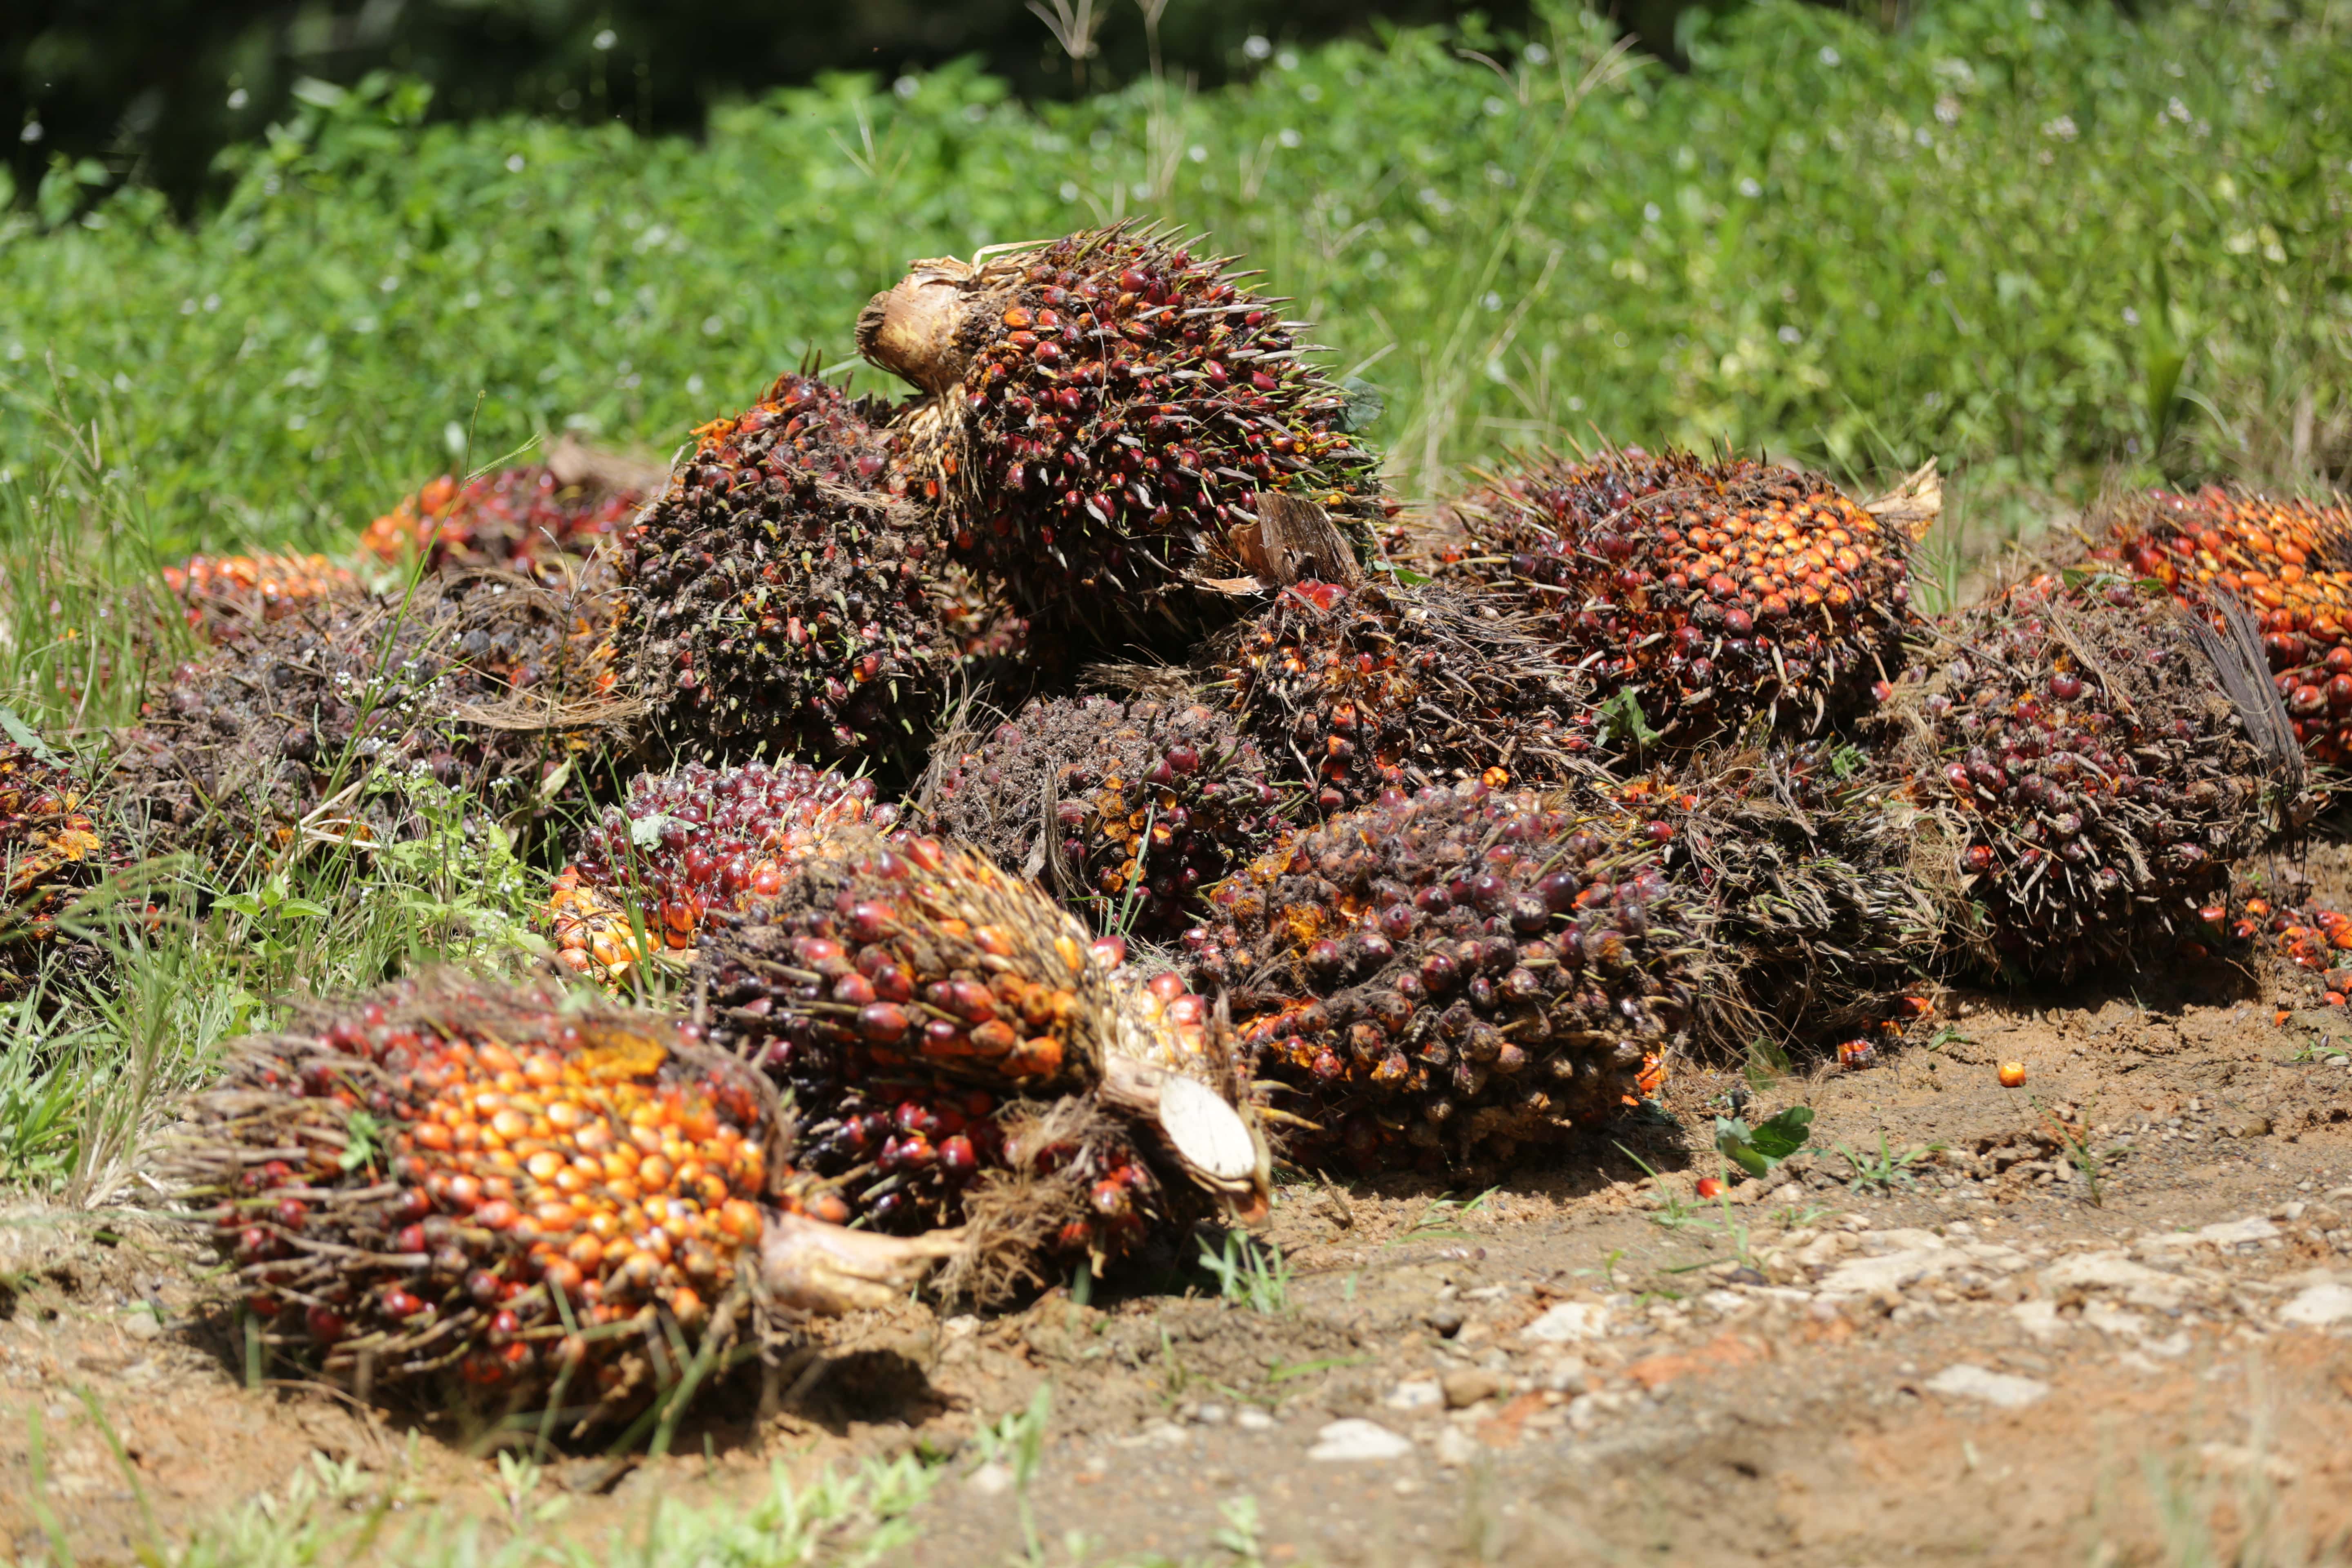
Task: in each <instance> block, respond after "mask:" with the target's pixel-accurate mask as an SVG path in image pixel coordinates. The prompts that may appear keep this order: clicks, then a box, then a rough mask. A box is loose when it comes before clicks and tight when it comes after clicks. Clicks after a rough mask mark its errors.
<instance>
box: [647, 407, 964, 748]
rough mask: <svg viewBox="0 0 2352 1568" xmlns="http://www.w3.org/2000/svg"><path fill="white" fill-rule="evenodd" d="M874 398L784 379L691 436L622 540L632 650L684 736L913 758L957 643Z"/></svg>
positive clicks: (717, 744)
mask: <svg viewBox="0 0 2352 1568" xmlns="http://www.w3.org/2000/svg"><path fill="white" fill-rule="evenodd" d="M866 413H867V407H866V405H864V404H862V403H857V402H853V401H851V400H850V399H849V398H846V397H845V396H843V395H842V394H841V393H840V392H839V391H838V390H836V389H835V388H834V387H831V386H828V385H826V384H824V383H823V382H820V381H817V380H815V379H814V378H813V377H810V376H805V375H797V374H786V375H784V376H782V377H780V378H779V379H778V380H777V382H776V384H775V385H773V386H772V387H771V388H769V390H768V394H767V395H766V396H765V397H763V398H761V400H760V402H759V403H757V404H756V405H753V406H752V407H751V408H749V409H746V410H745V411H744V412H743V413H741V414H740V415H738V416H735V417H733V418H731V419H720V420H716V421H713V422H712V423H711V424H709V425H706V426H703V427H702V428H701V429H700V430H698V431H697V432H696V447H695V452H694V455H693V456H692V457H690V458H687V459H686V460H685V461H683V462H682V463H681V464H680V465H679V467H678V468H677V473H676V475H675V476H674V477H673V478H672V479H671V481H670V486H669V489H668V490H667V492H665V493H664V494H663V496H662V498H661V499H660V500H658V501H656V503H654V505H653V506H651V507H649V508H648V509H647V510H646V513H645V515H644V517H643V518H642V519H641V520H640V521H639V522H638V523H637V524H636V525H635V527H634V528H632V529H631V530H630V531H629V535H628V545H627V548H628V559H627V561H626V563H625V568H624V570H625V574H626V576H627V579H628V581H629V582H630V584H632V586H633V587H634V588H635V592H636V600H635V604H634V605H633V607H632V610H631V612H630V616H629V620H628V624H627V626H626V629H625V643H624V647H625V653H626V655H627V657H628V658H629V659H630V660H631V662H632V666H633V668H635V670H636V672H637V683H638V685H639V687H640V688H641V689H643V690H644V691H645V692H646V697H647V700H650V701H651V702H653V703H654V704H655V707H656V716H657V717H658V718H659V719H660V720H661V721H662V722H663V724H664V725H665V727H666V728H667V729H668V730H669V731H671V732H672V735H673V737H674V739H676V740H677V741H678V742H681V743H691V744H693V745H695V746H697V747H698V748H699V747H703V746H709V747H714V748H719V749H733V750H739V751H748V750H751V748H753V747H755V746H757V745H760V744H763V743H764V744H766V745H768V746H770V747H772V749H773V750H774V751H775V752H777V753H778V754H780V755H781V754H790V755H794V756H800V757H805V758H809V759H811V760H814V761H819V762H836V761H841V760H845V759H854V760H856V761H858V762H860V763H865V764H866V765H867V766H869V767H873V768H876V769H877V770H881V771H886V772H887V771H894V770H896V771H911V769H912V768H913V767H915V766H918V765H919V762H920V758H921V755H922V753H923V752H924V751H925V749H926V748H927V747H928V746H929V739H930V727H931V723H932V721H933V719H934V718H935V716H936V715H937V713H938V711H939V709H940V704H941V701H942V700H943V697H944V694H945V690H946V685H947V682H948V680H949V679H950V676H951V674H952V673H953V671H954V669H955V668H956V664H957V661H958V660H959V658H961V655H962V646H961V641H962V640H965V639H960V638H959V637H957V636H956V635H955V634H954V633H953V632H951V631H950V628H949V626H947V625H946V623H945V621H944V620H943V619H942V615H943V605H941V603H940V601H939V598H938V595H937V593H936V591H935V584H934V582H933V580H932V577H931V575H930V570H931V563H932V558H933V556H934V555H935V553H936V551H937V545H936V544H935V542H933V541H932V540H931V539H930V538H929V536H928V535H927V534H926V532H925V531H924V528H923V526H922V525H921V523H920V522H919V520H918V519H917V517H916V516H915V512H914V509H912V508H910V507H908V506H907V505H906V504H904V503H903V502H894V501H893V500H891V499H890V497H889V496H888V495H887V493H886V492H885V491H884V490H883V489H882V488H881V486H880V484H879V482H878V481H879V479H880V477H881V474H882V468H883V439H882V437H881V435H880V433H879V432H877V430H875V429H874V428H873V427H872V426H870V425H869V424H868V423H867V421H866Z"/></svg>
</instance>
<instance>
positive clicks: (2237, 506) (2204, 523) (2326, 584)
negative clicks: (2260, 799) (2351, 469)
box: [2092, 485, 2352, 767]
mask: <svg viewBox="0 0 2352 1568" xmlns="http://www.w3.org/2000/svg"><path fill="white" fill-rule="evenodd" d="M2092 554H2093V556H2094V557H2095V559H2098V560H2101V561H2105V562H2112V563H2115V564H2116V565H2117V566H2118V567H2120V568H2122V569H2124V570H2126V571H2129V572H2130V573H2132V574H2134V575H2136V576H2139V577H2144V578H2154V579H2155V580H2157V581H2158V582H2159V583H2162V584H2164V585H2165V586H2166V587H2167V588H2168V589H2170V590H2171V592H2172V594H2173V596H2174V597H2175V598H2176V599H2178V600H2179V602H2180V603H2181V604H2182V605H2188V606H2189V607H2190V608H2194V609H2203V610H2208V611H2209V612H2211V605H2212V600H2213V597H2214V595H2217V594H2220V595H2228V596H2230V597H2231V598H2234V599H2236V600H2238V601H2239V602H2240V603H2241V604H2242V605H2244V607H2245V608H2246V609H2247V610H2248V611H2249V612H2251V613H2252V616H2253V617H2254V620H2255V622H2256V624H2257V625H2258V626H2259V627H2260V629H2261V631H2262V633H2263V655H2264V657H2265V659H2266V660H2267V662H2268V664H2269V667H2270V671H2271V678H2272V680H2273V683H2274V684H2275V685H2276V686H2277V688H2278V693H2279V697H2280V699H2281V700H2283V701H2284V702H2285V704H2286V706H2287V712H2288V716H2289V718H2290V720H2291V721H2292V722H2293V723H2294V732H2295V736H2296V738H2297V739H2298V740H2300V741H2301V742H2302V743H2303V749H2304V754H2305V756H2307V757H2309V758H2310V759H2311V760H2312V761H2313V762H2315V763H2322V764H2324V765H2326V766H2330V767H2341V766H2343V765H2345V763H2347V762H2352V679H2345V678H2347V677H2352V630H2347V627H2352V504H2347V503H2346V502H2344V501H2343V500H2337V501H2336V503H2335V504H2333V505H2326V506H2323V505H2319V504H2317V503H2315V502H2312V501H2305V500H2288V501H2280V500H2271V499H2269V498H2268V497H2265V496H2262V495H2257V494H2252V493H2249V492H2247V491H2244V490H2241V489H2227V488H2224V487H2222V486H2220V485H2209V486H2207V487H2206V488H2205V489H2201V490H2199V491H2198V492H2197V493H2196V494H2195V495H2193V496H2179V495H2170V494H2168V493H2166V492H2165V491H2162V490H2152V491H2150V492H2148V493H2147V495H2145V496H2138V497H2134V498H2132V499H2131V500H2129V501H2128V502H2126V504H2125V505H2124V506H2122V507H2121V508H2119V509H2118V510H2117V515H2116V517H2115V518H2114V519H2113V520H2112V521H2110V523H2109V526H2108V531H2107V534H2106V537H2105V540H2104V541H2102V542H2100V544H2099V545H2097V546H2096V547H2095V548H2094V549H2093V551H2092ZM2211 613H2213V614H2214V618H2215V620H2216V624H2219V621H2220V616H2219V615H2218V612H2211Z"/></svg>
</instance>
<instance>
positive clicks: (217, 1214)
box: [162, 975, 953, 1415]
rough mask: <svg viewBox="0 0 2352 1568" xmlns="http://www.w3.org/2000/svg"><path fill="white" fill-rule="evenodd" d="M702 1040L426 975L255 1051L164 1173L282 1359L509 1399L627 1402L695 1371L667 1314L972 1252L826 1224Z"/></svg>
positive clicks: (695, 1318)
mask: <svg viewBox="0 0 2352 1568" xmlns="http://www.w3.org/2000/svg"><path fill="white" fill-rule="evenodd" d="M693 1035H694V1031H693V1029H692V1027H691V1026H686V1025H681V1024H679V1023H677V1022H676V1021H675V1020H670V1019H665V1018H658V1017H655V1016H651V1015H646V1014H638V1013H630V1012H625V1011H622V1010H619V1009H615V1008H612V1007H609V1006H601V1007H600V1006H582V1005H580V1002H579V998H577V997H567V996H566V995H564V994H562V993H561V992H560V991H556V990H553V989H541V988H530V987H518V986H512V985H508V984H502V983H499V982H493V981H487V980H474V979H470V978H465V977H457V976H449V975H444V976H440V977H437V978H435V979H431V980H427V981H424V982H409V983H404V984H399V985H395V986H393V987H391V988H388V989H386V990H383V991H381V992H378V993H375V994H373V995H372V996H369V997H365V998H362V999H360V1000H357V1001H352V1002H347V1003H342V1004H330V1005H322V1006H315V1007H313V1008H311V1009H310V1010H309V1012H308V1015H307V1016H306V1017H305V1018H304V1019H303V1021H302V1022H301V1024H300V1025H299V1026H297V1027H296V1028H295V1029H294V1030H292V1031H290V1032H289V1033H286V1034H283V1035H278V1036H272V1037H265V1038H260V1039H256V1040H253V1041H249V1042H247V1044H246V1045H245V1046H244V1047H241V1048H240V1049H239V1051H238V1052H237V1053H236V1055H235V1057H234V1058H233V1062H232V1066H231V1068H230V1071H229V1076H228V1079H227V1081H226V1083H225V1084H224V1085H223V1086H222V1087H220V1088H218V1089H215V1090H213V1091H211V1092H208V1093H205V1094H203V1095H200V1096H198V1097H197V1098H196V1099H195V1100H193V1101H192V1102H191V1103H190V1104H189V1106H188V1107H187V1109H186V1111H185V1114H184V1119H183V1121H182V1124H181V1126H180V1128H179V1129H178V1131H177V1134H176V1136H175V1137H174V1138H173V1141H172V1142H171V1143H170V1145H169V1147H168V1152H167V1153H166V1154H165V1156H164V1158H163V1163H162V1168H163V1170H164V1171H165V1172H166V1173H168V1174H169V1175H171V1176H172V1177H173V1178H175V1179H176V1180H177V1181H178V1182H179V1184H180V1192H181V1194H182V1196H183V1198H184V1201H185V1202H186V1203H188V1204H189V1205H192V1206H195V1207H198V1208H199V1209H200V1210H201V1213H202V1215H203V1216H204V1217H203V1223H205V1224H206V1225H208V1226H211V1228H212V1230H213V1234H214V1236H215V1239H216V1241H217V1243H218V1245H219V1246H220V1247H221V1248H222V1250H223V1252H224V1254H225V1256H226V1257H227V1258H228V1259H229V1261H231V1262H232V1263H233V1264H234V1265H235V1266H236V1267H235V1269H234V1273H233V1276H232V1280H233V1285H234V1288H235V1289H237V1290H239V1291H241V1292H243V1293H245V1294H246V1295H247V1297H248V1298H249V1299H250V1300H249V1304H251V1305H253V1306H254V1308H255V1310H257V1311H259V1312H260V1313H261V1314H262V1315H263V1316H265V1317H268V1318H271V1319H273V1320H274V1321H275V1322H276V1323H277V1325H278V1326H277V1327H276V1328H275V1329H273V1330H271V1331H269V1332H268V1333H267V1334H266V1335H265V1338H266V1339H268V1341H269V1342H271V1343H273V1344H274V1345H276V1346H278V1348H280V1349H281V1350H283V1351H284V1352H287V1353H289V1354H292V1355H297V1356H308V1357H314V1358H316V1359H317V1363H318V1364H319V1366H320V1369H321V1370H322V1371H324V1372H326V1373H330V1374H335V1375H348V1374H351V1373H354V1372H356V1371H357V1370H358V1369H359V1368H360V1367H361V1366H362V1364H368V1365H372V1366H373V1375H374V1377H375V1378H376V1379H377V1380H378V1381H380V1382H382V1381H403V1380H415V1379H426V1380H436V1379H447V1378H453V1377H454V1379H456V1380H457V1381H458V1382H460V1383H463V1384H472V1385H475V1386H477V1387H480V1388H488V1389H492V1390H496V1391H498V1392H499V1393H500V1394H503V1395H504V1396H506V1397H509V1398H510V1399H521V1398H523V1397H526V1396H528V1395H530V1394H535V1393H537V1392H540V1391H541V1390H543V1389H545V1388H547V1387H548V1386H549V1385H550V1384H553V1383H554V1382H556V1380H557V1379H558V1378H559V1377H561V1378H563V1379H565V1380H567V1382H568V1383H569V1386H570V1388H571V1390H572V1394H571V1396H570V1398H569V1400H568V1403H571V1404H573V1405H593V1406H594V1407H595V1409H596V1412H597V1413H598V1414H600V1415H609V1414H613V1413H615V1412H617V1411H620V1410H623V1409H625V1408H626V1407H628V1406H630V1405H635V1404H638V1403H642V1401H643V1400H644V1399H646V1398H647V1397H649V1396H651V1395H652V1394H655V1393H656V1392H657V1391H658V1390H659V1389H660V1388H661V1387H663V1386H665V1385H667V1384H674V1383H675V1382H676V1380H677V1375H678V1373H679V1370H680V1369H679V1368H678V1366H677V1363H676V1362H675V1360H674V1359H673V1353H672V1350H671V1343H672V1342H671V1341H670V1340H669V1331H670V1330H671V1329H673V1328H675V1329H677V1330H678V1331H683V1332H684V1333H685V1334H687V1335H688V1339H689V1342H691V1340H692V1339H693V1338H695V1337H697V1336H698V1335H699V1334H701V1333H703V1332H706V1331H707V1332H716V1333H727V1334H731V1333H732V1332H734V1331H737V1330H738V1329H740V1327H741V1326H743V1320H744V1317H745V1315H746V1313H745V1311H744V1309H752V1310H766V1309H769V1308H778V1309H783V1310H814V1311H839V1310H846V1309H847V1308H850V1307H855V1306H867V1305H875V1304H877V1303H879V1302H882V1301H887V1300H890V1299H891V1298H892V1297H893V1296H894V1295H895V1294H897V1293H898V1292H900V1291H903V1289H905V1288H906V1287H907V1285H908V1284H909V1283H911V1282H912V1280H913V1279H915V1278H916V1277H917V1276H918V1275H919V1273H920V1271H921V1269H922V1268H923V1267H924V1266H925V1265H926V1264H927V1263H928V1262H929V1260H931V1259H934V1258H940V1257H943V1256H946V1255H948V1254H949V1253H950V1252H951V1251H952V1250H953V1247H952V1244H951V1243H949V1242H946V1241H943V1240H940V1239H936V1238H932V1239H920V1240H913V1241H908V1240H896V1241H893V1240H887V1239H886V1238H882V1237H862V1238H861V1237H839V1236H836V1235H834V1234H832V1233H831V1227H829V1226H824V1225H822V1224H820V1223H819V1222H817V1221H815V1220H814V1219H812V1218H810V1217H808V1216H807V1215H805V1214H804V1213H803V1210H804V1209H805V1208H806V1207H807V1206H808V1205H807V1203H806V1201H805V1200H806V1199H807V1198H808V1197H810V1196H811V1195H813V1194H815V1193H816V1192H817V1191H818V1188H817V1186H816V1184H814V1183H812V1182H811V1181H810V1180H809V1179H808V1178H807V1177H805V1176H803V1175H801V1174H800V1173H796V1172H793V1171H791V1170H787V1169H783V1168H781V1167H780V1166H779V1165H778V1164H777V1163H775V1161H774V1160H773V1158H772V1154H771V1149H772V1147H773V1146H774V1142H773V1135H774V1133H775V1131H776V1129H775V1126H774V1121H773V1112H774V1096H773V1092H772V1090H771V1089H769V1088H768V1086H767V1085H766V1083H765V1082H764V1081H762V1080H761V1079H760V1078H759V1076H758V1075H757V1074H755V1073H752V1072H750V1071H748V1070H746V1069H745V1068H742V1067H741V1066H740V1064H738V1063H737V1062H735V1061H734V1060H733V1059H732V1058H729V1057H726V1056H724V1055H722V1054H720V1053H718V1052H714V1051H710V1050H709V1049H707V1048H705V1047H701V1046H699V1045H698V1044H697V1043H696V1041H695V1040H694V1038H693ZM289 1210H291V1211H293V1212H298V1213H299V1215H300V1218H301V1223H300V1224H299V1226H295V1225H291V1224H289V1223H288V1221H287V1215H288V1214H289ZM419 1213H421V1214H422V1215H423V1217H422V1219H421V1220H419V1219H412V1218H411V1217H410V1216H411V1215H416V1214H419ZM719 1301H725V1302H727V1303H728V1306H727V1308H726V1310H724V1311H722V1312H721V1313H719V1315H718V1316H717V1317H715V1318H706V1316H705V1314H704V1312H703V1310H702V1308H703V1306H704V1305H705V1304H707V1303H711V1302H719ZM681 1303H686V1304H688V1306H687V1310H681ZM721 1320H723V1321H721ZM722 1348H723V1347H722Z"/></svg>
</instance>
